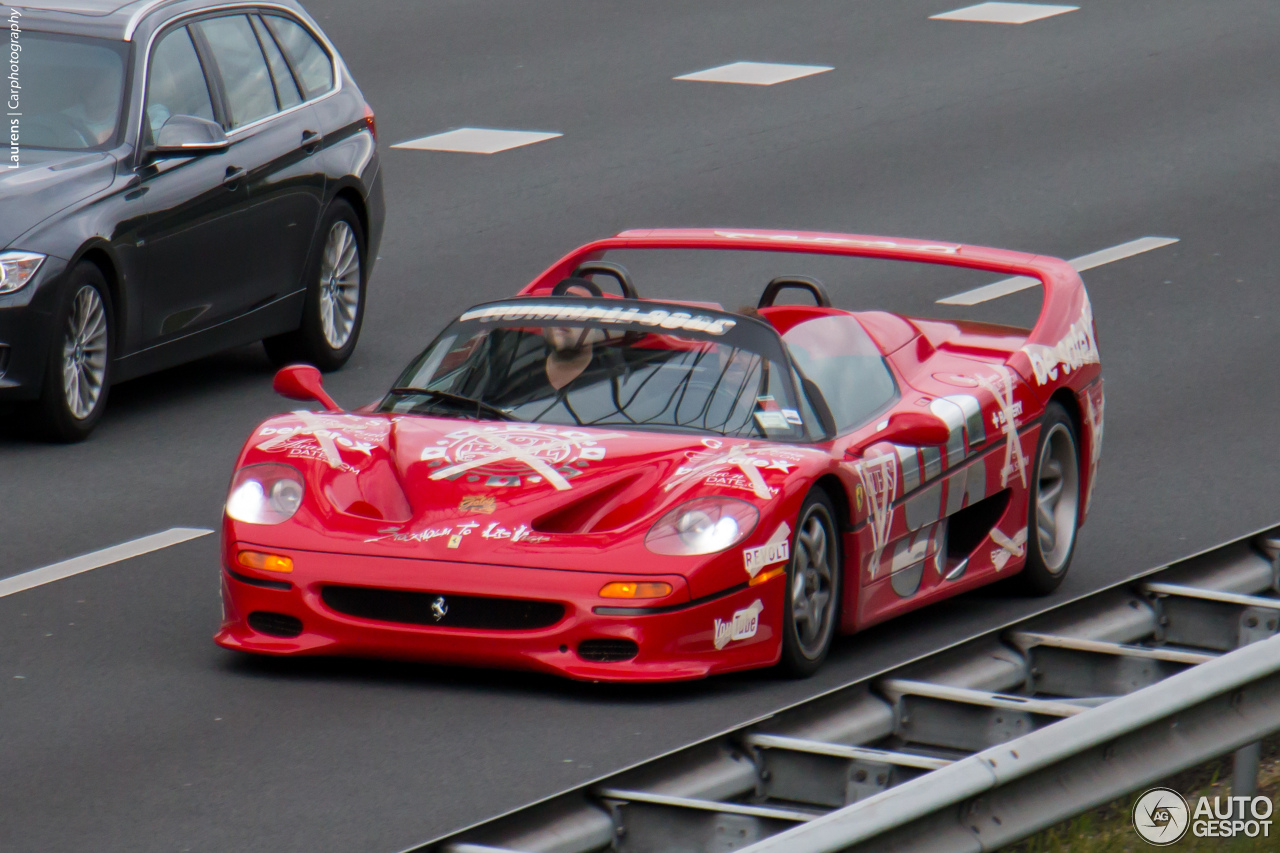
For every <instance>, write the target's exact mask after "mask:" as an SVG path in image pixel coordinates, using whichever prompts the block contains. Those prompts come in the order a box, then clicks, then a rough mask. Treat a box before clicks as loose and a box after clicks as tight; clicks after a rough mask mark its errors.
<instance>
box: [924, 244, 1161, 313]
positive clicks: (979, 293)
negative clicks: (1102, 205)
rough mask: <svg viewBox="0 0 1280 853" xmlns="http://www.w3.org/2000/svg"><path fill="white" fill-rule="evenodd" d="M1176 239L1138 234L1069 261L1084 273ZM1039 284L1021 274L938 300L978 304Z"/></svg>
mask: <svg viewBox="0 0 1280 853" xmlns="http://www.w3.org/2000/svg"><path fill="white" fill-rule="evenodd" d="M1176 242H1178V238H1177V237H1139V238H1138V239H1137V240H1130V241H1129V242H1128V243H1121V244H1120V245H1119V246H1112V247H1111V248H1110V249H1102V250H1101V251H1097V252H1091V253H1089V254H1087V255H1081V256H1080V257H1078V258H1072V259H1071V260H1069V261H1067V263H1069V264H1071V268H1072V269H1073V270H1075V271H1076V272H1084V271H1085V270H1091V269H1093V268H1094V267H1100V266H1102V265H1103V264H1109V263H1113V262H1115V261H1122V260H1124V259H1125V258H1132V257H1133V256H1134V255H1141V254H1142V253H1143V252H1150V251H1151V250H1152V249H1159V248H1161V247H1163V246H1170V245H1173V244H1174V243H1176ZM1039 286H1040V279H1038V278H1031V277H1030V276H1025V275H1019V276H1015V277H1013V278H1005V279H1001V280H1000V281H993V282H992V283H991V284H984V285H983V286H982V287H975V288H974V289H973V290H966V291H965V292H964V293H957V294H956V295H955V296H948V297H946V298H945V299H939V300H938V304H939V305H978V304H980V303H982V302H990V301H991V300H992V299H998V298H1000V297H1001V296H1008V295H1009V294H1010V293H1017V292H1018V291H1019V290H1026V289H1027V288H1029V287H1039Z"/></svg>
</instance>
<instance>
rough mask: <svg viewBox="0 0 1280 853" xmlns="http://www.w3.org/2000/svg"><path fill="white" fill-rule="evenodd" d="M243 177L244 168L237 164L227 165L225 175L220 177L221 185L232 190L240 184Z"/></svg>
mask: <svg viewBox="0 0 1280 853" xmlns="http://www.w3.org/2000/svg"><path fill="white" fill-rule="evenodd" d="M243 177H244V169H241V168H240V167H239V166H228V167H227V176H226V177H225V178H223V179H222V185H223V186H224V187H226V188H227V189H229V190H234V189H235V188H236V187H238V186H240V179H241V178H243Z"/></svg>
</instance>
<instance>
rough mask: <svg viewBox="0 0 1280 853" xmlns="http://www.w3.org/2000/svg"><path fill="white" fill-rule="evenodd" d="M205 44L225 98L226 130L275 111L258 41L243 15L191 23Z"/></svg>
mask: <svg viewBox="0 0 1280 853" xmlns="http://www.w3.org/2000/svg"><path fill="white" fill-rule="evenodd" d="M194 26H198V27H199V28H200V32H201V33H203V34H204V37H205V39H206V40H208V42H209V47H210V48H211V49H212V50H213V58H214V61H215V62H216V63H217V64H218V74H219V76H220V77H221V79H222V89H223V93H224V94H225V95H226V99H227V109H228V110H229V111H230V113H231V114H230V115H229V116H228V117H227V121H228V123H227V129H228V130H234V129H235V128H237V127H244V126H245V125H246V124H249V123H250V122H255V121H257V120H258V119H260V118H266V117H267V116H269V115H271V114H272V113H274V112H275V111H276V109H277V108H276V93H275V89H274V88H273V87H272V85H271V74H270V72H268V71H267V60H266V59H265V58H263V56H262V49H261V48H260V47H259V46H258V39H257V37H256V36H254V34H253V27H252V26H250V24H249V18H248V17H246V16H245V15H228V16H227V17H224V18H211V19H209V20H207V21H201V22H200V23H199V24H195V25H194Z"/></svg>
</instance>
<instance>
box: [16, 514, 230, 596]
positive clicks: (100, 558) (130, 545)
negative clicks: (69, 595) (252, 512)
mask: <svg viewBox="0 0 1280 853" xmlns="http://www.w3.org/2000/svg"><path fill="white" fill-rule="evenodd" d="M212 532H213V531H212V530H205V529H204V528H200V527H174V528H171V529H169V530H165V531H163V532H160V533H152V534H151V535H150V536H143V537H142V538H141V539H134V540H132V541H130V542H122V543H120V544H119V545H112V546H111V547H110V548H103V549H102V550H101V551H94V552H93V553H92V554H83V555H81V556H79V557H72V558H71V559H70V560H63V561H62V562H61V563H54V564H53V565H52V566H45V567H44V568H42V569H32V570H31V571H29V572H23V573H22V574H20V575H14V576H13V577H9V578H0V598H4V597H5V596H6V595H13V594H14V593H15V592H22V591H23V590H28V589H31V588H33V587H37V586H41V585H43V584H47V583H52V582H53V581H60V580H62V579H63V578H69V577H71V576H72V575H78V574H80V573H81V572H87V571H90V570H91V569H100V568H102V567H103V566H109V565H111V564H112V563H119V562H121V561H122V560H129V559H132V558H133V557H140V556H142V555H143V554H150V553H151V552H152V551H159V550H160V549H161V548H168V547H169V546H170V545H177V544H179V543H180V542H187V541H189V540H191V539H199V538H200V537H201V536H207V535H209V534H210V533H212Z"/></svg>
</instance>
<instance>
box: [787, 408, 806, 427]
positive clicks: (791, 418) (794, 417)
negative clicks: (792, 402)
mask: <svg viewBox="0 0 1280 853" xmlns="http://www.w3.org/2000/svg"><path fill="white" fill-rule="evenodd" d="M782 416H783V417H784V418H786V419H787V423H789V424H795V425H796V426H801V425H803V424H804V420H803V419H802V418H801V417H800V412H798V411H797V410H795V409H783V410H782Z"/></svg>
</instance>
